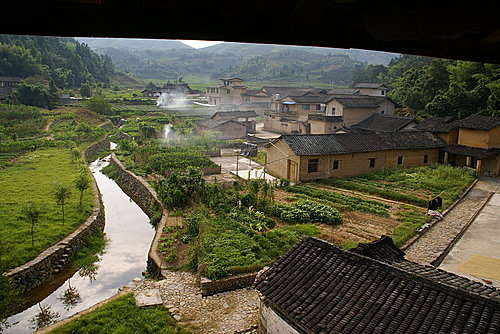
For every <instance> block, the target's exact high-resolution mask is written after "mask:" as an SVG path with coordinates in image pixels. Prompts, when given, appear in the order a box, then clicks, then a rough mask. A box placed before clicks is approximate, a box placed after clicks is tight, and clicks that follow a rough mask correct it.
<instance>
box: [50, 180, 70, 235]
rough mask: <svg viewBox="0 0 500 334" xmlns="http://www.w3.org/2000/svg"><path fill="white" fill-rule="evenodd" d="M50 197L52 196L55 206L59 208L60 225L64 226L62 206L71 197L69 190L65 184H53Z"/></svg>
mask: <svg viewBox="0 0 500 334" xmlns="http://www.w3.org/2000/svg"><path fill="white" fill-rule="evenodd" d="M52 195H53V196H54V198H55V200H56V202H57V204H59V205H60V206H61V211H62V223H63V225H64V205H65V204H66V200H67V199H68V198H69V197H70V196H71V190H70V188H69V187H68V186H67V185H65V184H60V183H54V189H53V191H52Z"/></svg>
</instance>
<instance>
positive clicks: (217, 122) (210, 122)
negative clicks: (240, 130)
mask: <svg viewBox="0 0 500 334" xmlns="http://www.w3.org/2000/svg"><path fill="white" fill-rule="evenodd" d="M229 122H233V123H236V124H241V125H242V126H245V127H246V125H245V124H243V123H240V122H237V121H234V120H233V118H231V117H219V118H206V119H202V120H200V121H196V124H198V125H201V126H203V127H205V128H209V129H215V128H217V127H219V126H221V125H223V124H226V123H229Z"/></svg>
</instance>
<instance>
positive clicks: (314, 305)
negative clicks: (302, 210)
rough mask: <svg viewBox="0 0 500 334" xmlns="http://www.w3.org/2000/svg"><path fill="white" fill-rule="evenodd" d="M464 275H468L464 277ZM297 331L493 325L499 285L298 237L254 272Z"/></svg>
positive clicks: (267, 299)
mask: <svg viewBox="0 0 500 334" xmlns="http://www.w3.org/2000/svg"><path fill="white" fill-rule="evenodd" d="M466 282H467V283H466ZM255 286H256V288H257V290H258V291H260V293H261V294H262V296H263V300H264V303H265V304H266V305H268V306H270V307H271V308H272V309H273V310H275V311H276V313H277V314H279V315H280V316H281V317H282V318H283V319H284V320H285V321H286V322H287V323H289V324H290V325H291V326H293V327H294V328H295V329H296V330H297V331H299V332H300V333H349V334H350V333H498V332H499V328H500V298H499V290H496V289H494V288H490V287H487V286H484V285H481V284H480V283H474V282H471V281H469V280H468V279H466V278H462V277H459V276H457V275H454V274H451V273H446V272H444V271H442V270H439V269H436V268H431V267H430V266H422V265H419V264H416V263H412V262H409V261H396V262H394V261H392V262H391V261H388V262H385V261H380V260H377V259H376V258H370V257H368V256H364V255H361V254H358V253H355V252H350V251H345V250H342V249H340V248H338V247H336V246H333V245H332V244H329V243H327V242H325V241H322V240H319V239H316V238H312V237H304V238H303V239H302V240H301V241H299V242H298V243H297V244H296V245H294V246H293V247H292V248H291V249H290V250H289V251H288V253H287V254H285V255H284V256H282V257H281V258H279V259H278V260H277V261H276V262H275V263H273V264H272V265H271V266H270V267H269V268H268V269H267V270H264V271H262V272H261V273H260V274H259V275H258V278H257V279H256V282H255Z"/></svg>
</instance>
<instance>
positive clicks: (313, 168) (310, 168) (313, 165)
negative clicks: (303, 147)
mask: <svg viewBox="0 0 500 334" xmlns="http://www.w3.org/2000/svg"><path fill="white" fill-rule="evenodd" d="M318 165H319V159H309V160H307V172H308V173H316V172H317V171H318Z"/></svg>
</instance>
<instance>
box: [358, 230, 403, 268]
mask: <svg viewBox="0 0 500 334" xmlns="http://www.w3.org/2000/svg"><path fill="white" fill-rule="evenodd" d="M349 251H350V252H354V253H357V254H361V255H364V256H368V257H371V258H372V259H377V260H380V261H384V262H399V261H405V259H404V255H405V253H404V252H403V251H402V250H400V249H399V248H397V247H396V245H394V242H393V241H392V239H391V238H389V237H388V236H385V235H383V236H382V237H381V238H380V239H378V240H375V241H373V242H370V243H359V244H358V246H357V247H355V248H351V249H349Z"/></svg>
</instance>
